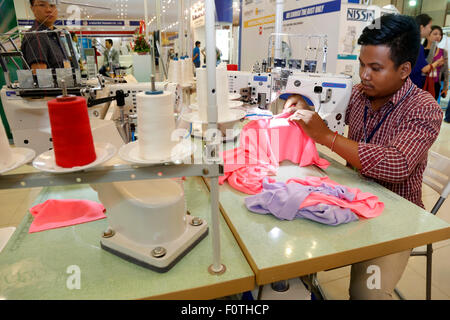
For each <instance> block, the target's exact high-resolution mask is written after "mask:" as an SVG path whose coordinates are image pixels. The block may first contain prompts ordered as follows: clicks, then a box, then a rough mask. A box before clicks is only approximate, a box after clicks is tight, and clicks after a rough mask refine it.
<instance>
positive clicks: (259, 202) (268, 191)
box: [245, 180, 358, 226]
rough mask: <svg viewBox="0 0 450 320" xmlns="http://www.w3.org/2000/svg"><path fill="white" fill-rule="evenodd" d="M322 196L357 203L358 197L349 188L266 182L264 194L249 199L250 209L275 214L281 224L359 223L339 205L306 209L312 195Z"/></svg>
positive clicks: (348, 210) (334, 224) (264, 183)
mask: <svg viewBox="0 0 450 320" xmlns="http://www.w3.org/2000/svg"><path fill="white" fill-rule="evenodd" d="M313 192H315V193H318V194H323V195H328V196H330V197H335V198H337V199H342V200H343V201H348V202H351V201H353V199H354V197H355V195H354V194H353V193H351V192H349V191H348V190H347V189H346V188H344V187H341V186H338V187H335V188H334V187H332V186H329V185H326V184H323V185H321V186H317V187H313V186H306V185H302V184H299V183H289V184H286V183H284V182H275V183H270V182H269V181H268V180H264V182H263V191H262V192H261V193H260V194H257V195H253V196H250V197H247V198H245V205H246V206H247V209H248V210H250V211H252V212H255V213H259V214H269V213H270V214H273V215H274V216H275V217H277V218H278V219H281V220H293V219H295V218H304V219H309V220H312V221H316V222H319V223H322V224H327V225H333V226H336V225H340V224H343V223H349V222H351V221H356V220H358V217H357V216H356V215H355V213H353V212H352V211H351V210H350V209H349V208H341V207H339V206H337V205H332V204H325V203H319V204H315V205H311V206H302V208H300V207H301V205H302V203H303V202H304V201H305V199H306V198H307V197H308V196H309V195H310V194H311V193H313Z"/></svg>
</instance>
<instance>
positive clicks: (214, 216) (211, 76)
mask: <svg viewBox="0 0 450 320" xmlns="http://www.w3.org/2000/svg"><path fill="white" fill-rule="evenodd" d="M215 14H216V6H215V3H214V0H205V30H206V68H207V73H208V86H207V88H208V109H207V118H208V130H211V131H212V130H217V121H218V115H217V95H216V94H217V92H216V25H215V20H216V19H215ZM207 143H208V144H209V143H210V142H209V141H207ZM212 143H214V142H212ZM207 150H209V148H207ZM211 150H213V149H211ZM216 152H218V150H216ZM208 156H211V155H208ZM212 156H213V157H217V153H215V154H214V155H212ZM210 197H211V228H212V233H211V237H212V242H213V264H212V266H211V267H210V270H211V271H212V272H213V273H217V274H220V273H222V272H223V271H224V269H225V266H223V265H222V264H221V263H220V230H219V178H218V177H214V178H211V179H210Z"/></svg>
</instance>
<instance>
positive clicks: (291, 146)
mask: <svg viewBox="0 0 450 320" xmlns="http://www.w3.org/2000/svg"><path fill="white" fill-rule="evenodd" d="M290 115H291V114H290V113H284V114H282V115H279V116H277V117H275V118H273V119H261V120H255V121H251V122H249V123H248V124H247V125H246V126H245V127H244V128H243V129H242V131H241V135H240V140H239V142H240V143H239V147H238V148H235V149H232V150H227V151H225V152H222V154H221V156H222V158H223V161H224V174H225V176H224V177H221V179H219V183H220V184H223V183H224V182H225V181H226V180H228V182H229V183H230V185H231V186H232V187H233V188H236V189H237V190H239V191H242V192H244V193H248V194H257V193H259V192H261V190H262V181H263V179H264V178H265V177H266V176H268V175H276V173H277V170H278V168H279V163H280V162H282V161H284V160H289V161H291V162H293V163H297V164H299V165H300V166H301V167H304V166H309V165H312V164H315V165H316V166H318V167H320V168H322V169H326V168H327V167H328V166H329V165H330V163H329V162H328V161H327V160H325V159H322V158H320V157H319V153H318V152H317V149H316V145H315V143H314V140H312V139H311V138H310V137H309V136H307V135H306V134H305V132H304V131H303V129H302V128H301V127H300V126H299V125H297V124H296V123H295V122H293V121H290V120H289V119H287V118H288V117H289V116H290Z"/></svg>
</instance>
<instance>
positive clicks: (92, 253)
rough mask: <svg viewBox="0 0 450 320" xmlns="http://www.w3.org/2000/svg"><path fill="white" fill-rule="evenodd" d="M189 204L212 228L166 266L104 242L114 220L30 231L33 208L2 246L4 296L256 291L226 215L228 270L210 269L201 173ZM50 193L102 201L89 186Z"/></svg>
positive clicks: (188, 187)
mask: <svg viewBox="0 0 450 320" xmlns="http://www.w3.org/2000/svg"><path fill="white" fill-rule="evenodd" d="M185 194H186V200H187V206H188V210H189V211H190V212H191V214H192V215H195V216H199V217H202V218H204V219H206V220H207V221H208V223H209V227H210V228H209V234H208V236H207V237H206V238H205V239H203V240H202V241H201V242H200V243H199V244H197V245H196V246H195V247H194V248H193V249H192V251H190V252H189V253H188V254H187V255H186V256H184V257H183V258H182V259H181V260H180V261H179V262H178V263H177V264H176V265H175V266H174V267H173V268H172V269H170V270H169V271H168V272H166V273H158V272H154V271H151V270H149V269H146V268H143V267H139V266H137V265H135V264H132V263H130V262H128V261H125V260H123V259H121V258H119V257H117V256H115V255H113V254H111V253H109V252H107V251H105V250H103V249H101V248H100V235H101V233H102V232H103V231H104V230H105V229H106V226H107V220H106V219H103V220H99V221H95V222H90V223H85V224H81V225H76V226H71V227H66V228H61V229H54V230H47V231H44V232H39V233H33V234H29V233H28V229H29V226H30V224H31V222H32V220H33V218H32V216H31V215H30V214H29V213H28V214H27V215H26V216H25V218H24V220H23V221H22V223H21V224H20V226H19V227H18V228H17V230H16V232H15V233H14V235H13V236H12V238H11V239H10V241H9V242H8V244H7V246H6V247H5V249H4V250H3V251H2V253H0V299H2V298H5V299H145V298H155V299H213V298H218V297H223V296H226V295H230V294H235V293H239V292H244V291H248V290H252V289H253V288H254V285H255V280H254V274H253V272H252V269H251V268H250V266H249V265H248V263H247V261H246V259H245V257H244V255H243V254H242V251H241V250H240V248H239V246H238V244H237V242H236V240H235V239H234V237H233V234H232V233H231V232H230V230H229V229H228V227H227V224H226V223H225V221H224V220H223V219H222V218H221V219H220V240H221V263H222V264H224V265H225V266H226V272H225V273H224V274H222V275H211V274H210V273H209V272H208V267H209V266H210V265H211V264H212V262H213V261H212V260H213V251H212V241H211V222H210V221H211V218H210V205H209V197H208V194H209V193H208V190H207V188H206V186H205V184H204V182H203V180H202V179H201V178H199V177H195V178H188V179H187V180H186V181H185ZM47 199H85V200H93V201H98V198H97V193H96V192H95V191H93V190H92V189H91V188H90V187H89V186H88V185H77V186H70V187H54V188H45V189H43V191H42V193H41V194H40V195H39V196H38V198H37V199H36V201H35V204H38V203H42V202H44V201H45V200H47ZM72 265H75V266H78V267H79V269H80V271H81V288H80V289H79V290H77V289H72V290H69V289H68V288H67V285H66V282H67V281H68V279H69V277H70V276H71V275H72V274H70V273H67V271H68V270H67V269H68V267H69V266H72Z"/></svg>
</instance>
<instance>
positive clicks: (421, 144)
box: [285, 15, 443, 299]
mask: <svg viewBox="0 0 450 320" xmlns="http://www.w3.org/2000/svg"><path fill="white" fill-rule="evenodd" d="M380 19H381V21H378V22H377V23H378V24H375V25H379V26H381V28H369V27H366V28H365V29H364V31H363V33H362V35H361V36H360V38H359V40H358V44H360V45H361V46H362V47H361V52H360V57H359V61H360V70H359V75H360V78H361V83H360V84H358V85H356V86H355V87H354V88H353V91H352V96H351V99H350V103H349V106H348V109H347V112H346V117H345V121H346V124H348V126H349V133H348V138H346V137H343V136H340V135H338V134H337V133H335V132H332V131H331V130H330V129H329V128H328V127H327V125H326V124H325V123H324V121H323V120H322V119H321V118H320V116H319V115H318V114H317V113H316V112H314V111H312V110H309V108H308V107H307V104H306V102H305V101H304V100H303V99H302V98H301V97H300V96H298V95H294V96H291V97H290V98H289V99H288V100H287V101H286V104H285V108H291V109H292V106H293V105H295V107H294V108H293V109H294V110H295V113H294V115H293V116H292V119H293V120H295V121H296V122H297V123H298V124H299V125H301V126H302V128H303V129H304V131H305V132H306V133H307V134H308V135H309V136H310V137H311V138H312V139H314V140H315V141H316V142H317V143H320V144H322V145H325V146H327V147H328V148H330V149H331V150H332V151H333V152H336V153H337V154H339V155H340V156H341V157H342V158H344V159H345V160H347V163H348V164H349V165H351V166H352V167H354V168H356V169H357V170H359V172H360V173H361V174H362V175H363V176H365V177H368V178H371V179H373V180H374V181H376V182H378V183H379V184H381V185H383V186H384V187H386V188H388V189H390V190H392V191H393V192H395V193H397V194H399V195H400V196H402V197H404V198H406V199H408V200H409V201H411V202H413V203H415V204H416V205H418V206H420V207H422V208H423V203H422V178H423V172H424V170H425V167H426V165H427V153H428V149H429V148H430V147H431V145H432V144H433V143H434V141H435V140H436V138H437V137H438V135H439V130H440V127H441V124H442V116H443V115H442V111H441V108H440V106H439V105H438V104H437V103H436V101H435V100H434V99H433V97H432V96H431V95H430V94H429V93H428V92H426V91H423V90H421V89H420V88H418V87H416V85H414V84H413V83H412V81H411V80H410V79H409V75H410V73H411V70H412V68H413V67H414V65H415V63H416V59H417V55H418V52H419V48H420V32H419V30H418V27H417V24H416V23H415V21H414V19H413V18H411V17H407V16H403V15H385V16H383V17H381V18H380ZM294 110H293V111H294ZM410 251H411V250H407V251H404V252H400V253H396V254H392V255H389V256H385V257H381V258H377V259H372V260H369V261H364V262H361V263H357V264H354V265H352V270H351V282H350V290H349V291H350V298H351V299H392V292H393V290H394V288H395V286H396V284H397V282H398V281H399V280H400V278H401V275H402V274H403V271H404V269H405V268H406V265H407V262H408V258H409V255H410ZM370 265H378V266H379V267H380V269H381V288H380V289H373V290H370V289H368V288H367V279H368V277H369V276H370V275H371V274H370V273H367V267H368V266H370Z"/></svg>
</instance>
